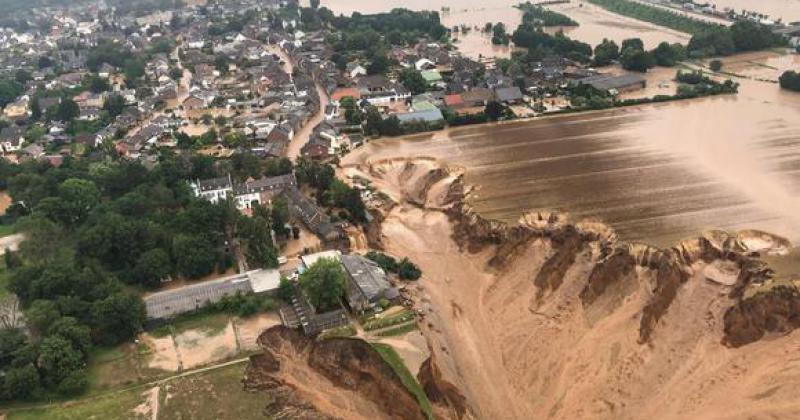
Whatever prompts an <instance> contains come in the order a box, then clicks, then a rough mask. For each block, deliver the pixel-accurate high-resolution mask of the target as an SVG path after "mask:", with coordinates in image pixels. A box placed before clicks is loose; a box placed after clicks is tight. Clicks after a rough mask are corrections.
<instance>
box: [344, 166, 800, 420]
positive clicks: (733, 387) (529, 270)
mask: <svg viewBox="0 0 800 420" xmlns="http://www.w3.org/2000/svg"><path fill="white" fill-rule="evenodd" d="M348 171H350V172H353V173H355V172H358V173H360V174H361V175H362V176H368V177H371V178H372V179H373V181H374V185H376V186H378V187H379V188H381V189H382V190H383V191H386V192H387V194H389V196H390V197H392V198H393V199H395V200H396V201H397V203H398V204H397V205H395V206H393V207H391V209H390V210H388V211H387V212H386V213H385V214H384V215H383V217H382V218H381V219H380V220H382V223H381V227H380V229H379V231H378V232H377V233H375V236H376V237H377V238H378V239H379V241H380V243H381V244H382V245H383V246H384V247H385V248H386V250H387V251H389V252H391V253H394V254H396V255H408V256H409V257H410V258H411V259H412V260H414V261H415V262H417V263H418V264H419V265H420V266H421V268H422V270H423V272H424V276H423V278H422V280H421V281H420V282H418V284H417V285H416V287H414V288H413V290H412V291H411V294H412V297H413V299H414V300H415V302H416V304H417V305H418V306H419V307H420V308H421V309H422V310H423V311H424V313H425V319H424V320H423V322H421V323H420V324H421V328H422V330H423V333H424V334H425V336H426V339H427V340H428V342H429V347H430V348H431V351H432V354H433V358H434V359H435V360H436V362H437V363H436V365H437V366H436V367H437V371H436V372H435V373H436V375H437V377H438V378H440V379H442V380H444V381H447V382H448V383H450V384H452V385H453V386H455V387H456V388H457V389H458V391H459V393H460V394H461V395H463V396H464V398H465V402H466V410H463V411H462V412H460V413H457V414H458V415H459V416H463V417H474V418H483V419H500V418H502V419H531V418H540V419H544V418H555V419H642V418H657V419H692V418H698V419H700V418H702V419H715V418H720V419H722V418H725V419H739V418H741V419H745V418H747V419H749V418H765V417H771V418H798V417H800V415H798V414H797V413H798V412H800V399H798V398H796V395H797V392H798V391H800V357H797V356H796V349H797V347H798V345H800V335H799V334H793V333H792V331H793V330H794V329H795V328H796V327H797V326H798V325H800V318H799V317H798V314H800V297H799V296H798V292H797V290H796V289H795V288H794V286H792V285H791V284H784V285H782V286H780V287H769V286H770V284H771V282H772V281H773V280H771V279H770V277H771V271H770V270H769V268H768V267H766V265H765V264H763V263H762V262H761V261H759V260H758V259H757V258H755V256H754V255H751V254H752V252H751V251H753V249H750V248H748V246H747V242H746V241H742V240H740V239H739V237H738V236H737V235H728V234H725V233H723V232H714V233H713V234H709V235H706V236H704V237H701V238H697V239H694V240H689V241H685V242H682V243H681V244H678V245H677V246H675V247H673V248H670V249H663V250H662V249H656V248H652V247H648V246H644V245H637V244H624V243H618V242H617V241H616V239H615V235H614V234H613V232H611V230H610V229H608V228H607V227H605V226H602V224H600V223H597V222H583V223H577V224H568V223H566V222H565V221H564V220H563V219H562V218H560V217H558V216H557V215H554V214H548V213H544V214H534V215H528V216H526V217H524V218H523V219H522V220H521V223H520V224H519V225H515V226H508V225H504V224H502V223H498V222H495V221H489V220H485V219H482V218H481V217H480V216H479V215H476V214H474V212H472V211H471V209H470V208H469V206H468V205H466V204H465V203H466V200H465V195H466V193H467V190H466V189H465V188H464V186H463V185H462V184H461V178H460V177H459V176H458V174H457V173H453V172H450V171H446V170H443V168H442V167H441V166H439V165H438V164H437V163H436V162H433V161H430V160H409V161H390V162H378V163H373V164H371V165H369V166H361V167H355V166H354V167H349V168H348ZM763 242H764V241H759V243H763ZM775 242H781V241H775ZM764 250H765V249H759V251H764ZM752 290H759V292H758V293H752V292H751V291H752ZM767 338H769V339H767Z"/></svg>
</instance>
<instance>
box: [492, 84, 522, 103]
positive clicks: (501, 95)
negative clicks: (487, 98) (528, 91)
mask: <svg viewBox="0 0 800 420" xmlns="http://www.w3.org/2000/svg"><path fill="white" fill-rule="evenodd" d="M494 93H495V96H497V100H498V101H500V102H513V101H519V100H521V99H522V91H521V90H519V88H518V87H517V86H512V87H504V88H497V89H495V91H494Z"/></svg>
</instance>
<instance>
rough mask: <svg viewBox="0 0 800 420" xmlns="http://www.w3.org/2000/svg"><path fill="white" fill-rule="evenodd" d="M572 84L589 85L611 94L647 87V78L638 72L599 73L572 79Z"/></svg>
mask: <svg viewBox="0 0 800 420" xmlns="http://www.w3.org/2000/svg"><path fill="white" fill-rule="evenodd" d="M570 83H571V84H573V85H589V86H591V87H593V88H595V89H597V90H600V91H603V92H609V93H611V94H617V93H623V92H631V91H635V90H639V89H644V88H645V87H647V79H645V78H644V77H642V76H639V75H638V74H624V75H621V76H609V75H604V74H600V75H597V76H592V77H587V78H584V79H579V80H573V81H571V82H570Z"/></svg>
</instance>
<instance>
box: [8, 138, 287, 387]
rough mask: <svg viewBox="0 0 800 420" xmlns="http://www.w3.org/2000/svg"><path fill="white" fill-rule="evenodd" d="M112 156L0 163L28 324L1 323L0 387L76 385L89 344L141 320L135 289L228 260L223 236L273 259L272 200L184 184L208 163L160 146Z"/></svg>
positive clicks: (267, 262)
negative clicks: (241, 203)
mask: <svg viewBox="0 0 800 420" xmlns="http://www.w3.org/2000/svg"><path fill="white" fill-rule="evenodd" d="M111 156H112V155H109V154H105V153H102V152H98V153H95V154H94V155H92V156H90V157H88V158H84V159H81V160H74V159H71V158H66V159H65V160H64V162H63V164H62V165H60V166H59V167H53V166H51V165H49V163H47V162H35V161H28V162H25V163H22V164H20V165H11V164H8V163H0V173H2V174H3V175H4V176H7V177H8V178H7V182H6V186H7V191H8V193H9V194H10V196H11V197H12V199H13V200H14V204H13V205H12V206H11V207H10V208H9V209H8V214H7V216H6V217H7V218H10V219H12V220H9V221H16V225H17V230H18V231H20V232H22V233H24V234H25V241H24V242H23V243H22V244H21V245H20V249H19V250H18V251H17V252H10V251H9V252H7V253H6V255H5V259H6V266H7V269H8V288H9V290H10V291H11V292H13V293H14V294H15V295H16V296H17V297H18V298H19V301H20V304H21V306H22V308H23V310H24V313H25V319H26V324H27V325H26V326H27V329H28V331H29V334H26V333H24V332H23V331H22V330H20V329H18V328H7V329H5V330H0V335H2V338H0V342H2V344H0V378H2V379H0V398H3V399H25V398H42V397H44V396H47V395H52V394H53V393H57V394H61V395H72V394H75V393H79V392H81V391H82V390H83V389H85V387H86V386H87V377H86V370H85V369H86V363H87V361H88V355H89V352H90V350H91V348H92V347H93V346H95V345H114V344H118V343H120V342H124V341H127V340H130V339H131V338H133V337H134V336H135V334H137V333H138V332H139V331H140V330H141V328H142V324H143V322H144V320H145V309H144V304H143V303H142V300H141V298H140V297H139V295H138V293H136V291H138V290H142V289H147V288H153V287H157V286H158V285H160V284H161V281H162V280H163V279H168V278H171V277H174V276H179V277H183V278H189V279H193V278H199V277H203V276H206V275H209V274H212V273H213V272H215V271H218V272H222V271H225V270H227V269H228V268H230V267H232V266H233V265H234V262H235V257H234V255H235V254H234V249H232V245H231V244H234V243H237V244H239V246H241V249H242V254H243V255H245V258H247V261H248V263H249V264H250V265H251V266H262V267H274V266H277V252H276V250H275V248H274V245H273V243H272V237H271V232H270V226H271V225H272V224H273V223H274V221H273V220H272V219H273V215H272V211H271V210H270V209H257V210H256V211H255V215H254V216H253V217H252V218H248V217H245V216H243V215H241V214H240V213H239V212H238V211H237V210H236V209H235V207H234V206H233V204H232V203H231V202H228V201H225V202H221V203H218V204H212V203H210V202H207V201H205V200H202V199H199V198H195V197H194V195H193V194H192V192H191V191H190V188H189V186H188V184H187V182H186V180H188V179H195V178H206V176H207V175H209V173H211V172H213V163H209V162H208V161H206V160H205V159H204V158H198V157H188V156H179V155H174V154H172V153H169V152H165V153H164V154H162V156H161V157H160V161H159V165H158V166H156V167H155V168H154V169H152V170H149V169H146V168H145V167H144V166H142V165H141V164H140V163H138V162H128V161H120V160H117V159H114V158H112V157H111ZM0 162H4V161H0ZM284 217H288V216H284Z"/></svg>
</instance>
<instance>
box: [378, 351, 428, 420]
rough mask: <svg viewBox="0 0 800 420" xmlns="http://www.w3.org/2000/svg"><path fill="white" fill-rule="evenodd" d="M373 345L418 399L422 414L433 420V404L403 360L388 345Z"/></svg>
mask: <svg viewBox="0 0 800 420" xmlns="http://www.w3.org/2000/svg"><path fill="white" fill-rule="evenodd" d="M371 345H372V348H374V349H375V350H376V351H377V352H378V353H379V354H380V355H381V357H383V360H384V361H386V363H388V364H389V366H391V367H392V369H394V372H395V373H396V374H397V376H399V377H400V381H402V382H403V385H405V387H406V389H408V390H409V391H410V392H411V393H412V394H414V396H416V397H417V401H418V402H419V406H420V408H422V412H423V413H425V416H426V417H428V419H431V420H432V419H433V418H434V417H433V407H431V402H430V400H428V396H427V395H425V391H423V390H422V387H421V386H420V384H419V382H417V379H416V378H414V375H412V374H411V372H409V371H408V368H407V367H406V364H405V363H403V359H401V358H400V356H399V355H398V354H397V352H396V351H394V349H393V348H392V346H390V345H388V344H381V343H371Z"/></svg>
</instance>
